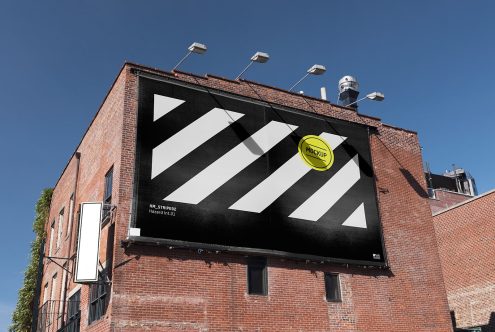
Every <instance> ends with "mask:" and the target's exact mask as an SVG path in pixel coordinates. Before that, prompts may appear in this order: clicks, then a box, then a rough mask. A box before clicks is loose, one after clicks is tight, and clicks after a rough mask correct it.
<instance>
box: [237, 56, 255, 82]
mask: <svg viewBox="0 0 495 332" xmlns="http://www.w3.org/2000/svg"><path fill="white" fill-rule="evenodd" d="M253 63H254V61H253V60H251V62H249V64H248V65H247V66H246V68H244V69H243V70H242V71H241V73H240V74H239V75H237V77H236V78H235V79H236V80H238V79H239V78H241V76H242V74H244V73H245V72H246V70H248V69H249V67H251V65H252V64H253Z"/></svg>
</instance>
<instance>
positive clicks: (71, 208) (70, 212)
mask: <svg viewBox="0 0 495 332" xmlns="http://www.w3.org/2000/svg"><path fill="white" fill-rule="evenodd" d="M73 215H74V194H72V195H70V201H69V221H68V226H67V232H66V233H65V235H66V236H69V235H70V232H71V231H72V217H73Z"/></svg>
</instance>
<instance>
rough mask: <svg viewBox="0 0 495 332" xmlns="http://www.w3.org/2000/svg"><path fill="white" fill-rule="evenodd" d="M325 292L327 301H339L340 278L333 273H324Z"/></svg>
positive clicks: (340, 298)
mask: <svg viewBox="0 0 495 332" xmlns="http://www.w3.org/2000/svg"><path fill="white" fill-rule="evenodd" d="M325 293H326V297H327V301H329V302H340V301H342V296H341V294H340V278H339V275H338V274H335V273H325Z"/></svg>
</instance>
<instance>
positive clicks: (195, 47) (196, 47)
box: [172, 42, 206, 71]
mask: <svg viewBox="0 0 495 332" xmlns="http://www.w3.org/2000/svg"><path fill="white" fill-rule="evenodd" d="M187 49H188V50H189V52H187V53H186V55H185V56H184V57H183V58H182V59H181V60H180V61H179V62H178V63H177V64H176V65H175V66H174V68H173V69H172V71H174V70H176V69H177V67H179V66H180V65H181V63H183V62H184V60H186V59H187V57H188V56H190V55H191V53H196V54H203V53H205V52H206V45H204V44H200V43H196V42H194V43H192V44H191V46H189V47H188V48H187Z"/></svg>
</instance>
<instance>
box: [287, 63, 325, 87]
mask: <svg viewBox="0 0 495 332" xmlns="http://www.w3.org/2000/svg"><path fill="white" fill-rule="evenodd" d="M326 71H327V69H326V68H325V66H323V65H313V66H312V67H311V68H309V69H308V70H307V72H306V75H304V76H303V77H302V78H301V79H300V80H299V81H297V82H296V83H295V84H294V85H293V86H291V87H290V89H289V91H292V89H294V88H295V87H296V86H297V85H298V84H299V83H301V82H302V81H303V80H304V79H305V78H306V77H308V75H309V74H311V75H322V74H324V73H325V72H326Z"/></svg>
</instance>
